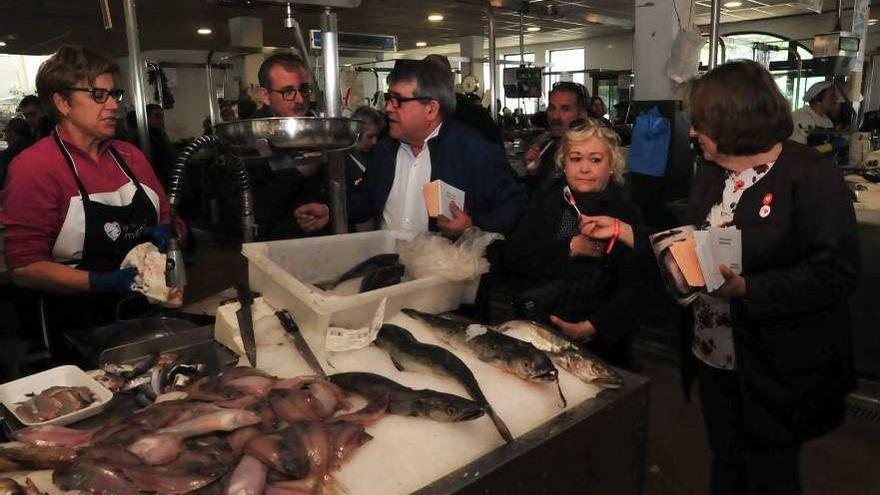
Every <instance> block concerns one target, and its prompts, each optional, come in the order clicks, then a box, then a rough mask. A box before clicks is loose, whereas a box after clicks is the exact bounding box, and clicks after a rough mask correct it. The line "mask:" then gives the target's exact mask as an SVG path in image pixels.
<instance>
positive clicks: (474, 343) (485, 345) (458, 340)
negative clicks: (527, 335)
mask: <svg viewBox="0 0 880 495" xmlns="http://www.w3.org/2000/svg"><path fill="white" fill-rule="evenodd" d="M401 311H403V313H404V314H406V315H407V316H409V317H410V318H414V319H417V320H421V321H423V322H425V323H427V324H428V326H430V327H431V329H432V330H435V331H437V332H438V333H439V334H440V337H441V338H442V339H443V340H444V341H446V342H447V343H449V344H453V345H458V346H460V347H463V348H466V349H468V350H470V351H471V352H473V353H474V354H475V355H476V356H477V357H478V358H480V360H481V361H485V362H487V363H489V364H491V365H492V366H495V367H496V368H501V369H503V370H505V371H508V372H510V373H513V374H515V375H516V376H518V377H520V378H522V379H523V380H526V381H530V382H547V381H556V379H557V371H556V367H555V366H553V363H552V362H551V361H550V359H549V358H547V355H546V354H544V353H543V352H541V351H539V350H538V349H537V348H535V346H533V345H531V344H530V343H528V342H523V341H521V340H517V339H515V338H513V337H508V336H507V335H504V334H503V333H499V332H496V331H494V330H492V329H491V328H490V327H484V326H481V325H474V324H473V323H471V322H468V321H466V320H463V319H460V318H456V317H454V316H450V315H446V314H441V315H432V314H429V313H423V312H421V311H418V310H415V309H410V308H404V309H403V310H401Z"/></svg>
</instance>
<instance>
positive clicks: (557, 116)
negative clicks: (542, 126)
mask: <svg viewBox="0 0 880 495" xmlns="http://www.w3.org/2000/svg"><path fill="white" fill-rule="evenodd" d="M589 98H590V95H589V93H588V92H587V88H585V87H584V86H583V85H582V84H578V83H575V82H568V81H562V82H558V83H556V84H554V85H553V88H552V89H551V90H550V105H549V106H548V107H547V122H548V126H549V128H548V133H547V134H545V135H543V136H542V137H543V139H539V140H538V142H537V143H535V144H533V145H532V147H531V148H529V149H528V151H526V154H525V163H526V174H527V175H526V179H525V184H526V192H527V193H528V195H529V197H530V198H531V197H533V196H534V195H535V193H537V192H538V191H540V190H542V189H544V188H545V187H546V186H547V185H548V184H550V183H552V182H553V179H554V178H556V177H557V172H556V150H557V149H558V145H559V140H560V139H562V136H563V135H565V131H566V129H568V128H569V126H571V123H572V122H573V121H575V120H577V119H581V118H584V117H586V116H587V105H588V101H589Z"/></svg>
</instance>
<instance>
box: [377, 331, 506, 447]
mask: <svg viewBox="0 0 880 495" xmlns="http://www.w3.org/2000/svg"><path fill="white" fill-rule="evenodd" d="M376 345H377V346H378V347H380V348H381V349H384V350H385V351H387V352H388V354H389V355H390V356H391V361H392V362H393V363H394V365H395V366H396V367H397V369H399V370H407V371H415V370H418V369H421V370H429V371H430V372H435V373H440V374H443V375H447V376H451V377H452V378H454V379H455V380H457V381H458V382H459V383H461V384H462V386H464V388H465V389H466V390H467V391H468V393H469V394H470V396H471V397H472V398H473V399H474V400H475V401H477V402H478V403H480V404H482V405H483V406H485V408H486V414H488V415H489V418H490V419H492V422H493V423H494V424H495V428H496V429H497V430H498V433H499V434H500V435H501V437H502V438H503V439H504V441H505V442H507V443H512V442H513V435H512V434H511V433H510V429H508V428H507V425H506V424H504V421H502V420H501V417H500V416H498V414H496V413H495V411H494V410H493V409H492V406H491V405H490V404H489V401H488V400H486V396H485V395H483V391H482V390H481V389H480V385H479V384H478V383H477V379H476V378H474V374H473V373H472V372H471V370H470V368H468V367H467V365H466V364H464V362H462V360H461V359H459V358H458V356H456V355H455V354H453V353H451V352H449V351H447V350H446V349H444V348H442V347H440V346H437V345H431V344H425V343H423V342H419V341H418V340H416V338H415V337H413V334H411V333H410V332H409V330H406V329H405V328H401V327H398V326H396V325H389V324H385V325H382V328H380V329H379V335H378V336H377V337H376Z"/></svg>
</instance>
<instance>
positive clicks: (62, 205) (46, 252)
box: [0, 127, 170, 268]
mask: <svg viewBox="0 0 880 495" xmlns="http://www.w3.org/2000/svg"><path fill="white" fill-rule="evenodd" d="M59 135H60V137H61V140H62V141H64V143H65V145H66V146H67V148H68V149H69V150H70V153H71V155H72V156H73V160H74V166H75V168H76V172H77V174H78V175H79V178H80V180H81V181H82V183H83V185H84V186H85V188H86V191H87V192H88V193H89V199H90V200H92V201H95V202H98V203H102V204H106V205H111V206H124V205H127V204H129V203H131V199H132V197H133V196H134V193H135V190H136V189H135V187H134V186H133V185H132V183H131V181H130V180H129V178H128V176H126V175H125V173H124V172H123V171H122V170H121V169H120V168H119V165H118V164H117V163H116V161H115V160H114V159H113V157H112V156H111V155H110V153H109V151H108V149H107V148H108V147H109V146H110V145H111V144H112V146H113V147H114V149H116V151H117V152H118V153H119V155H120V156H121V157H122V158H123V160H125V162H126V163H127V164H128V166H129V168H130V169H131V172H132V174H133V175H134V176H135V177H136V178H137V179H138V181H139V182H140V183H141V185H142V186H143V188H144V191H145V192H146V193H147V196H148V197H149V198H150V201H151V202H152V203H153V206H154V207H156V210H157V211H158V212H159V222H160V223H167V222H168V221H169V217H170V208H169V205H168V198H167V197H166V196H165V191H164V190H163V189H162V186H161V184H160V183H159V179H158V178H156V174H155V172H154V171H153V167H151V166H150V164H149V162H147V159H146V157H144V155H143V153H141V151H140V150H139V149H137V148H136V147H135V146H134V145H132V144H129V143H126V142H124V141H117V140H108V141H106V142H104V143H102V144H101V147H100V148H99V159H98V161H97V162H96V161H95V160H93V159H92V158H91V157H90V156H89V155H88V154H87V153H86V152H84V151H83V150H80V149H79V148H77V147H76V146H74V145H73V143H71V142H70V139H69V136H68V135H67V133H66V132H65V131H64V129H63V128H62V127H59ZM0 205H2V207H3V211H2V213H0V223H2V224H4V225H5V226H6V260H7V263H8V265H9V267H10V268H19V267H23V266H27V265H30V264H31V263H35V262H37V261H71V260H74V259H76V253H77V252H78V251H81V250H82V239H79V238H78V239H69V240H63V241H64V242H62V243H61V244H59V242H58V241H59V239H58V234H59V232H61V229H62V227H63V226H64V225H65V224H66V223H73V222H79V223H82V222H84V218H85V217H84V213H83V208H82V199H81V197H80V193H79V189H78V188H77V185H76V179H75V178H74V176H73V173H71V171H70V168H68V166H67V162H66V161H65V160H64V156H63V155H62V154H61V150H60V149H59V148H58V146H57V145H56V144H55V140H54V138H53V137H52V136H47V137H45V138H43V139H41V140H40V141H37V142H36V143H35V144H34V145H32V146H30V147H29V148H27V149H25V150H24V151H23V152H21V154H20V155H18V156H17V157H16V158H15V160H13V161H12V163H11V164H10V166H9V176H8V179H7V182H6V187H5V188H4V189H3V192H2V194H0Z"/></svg>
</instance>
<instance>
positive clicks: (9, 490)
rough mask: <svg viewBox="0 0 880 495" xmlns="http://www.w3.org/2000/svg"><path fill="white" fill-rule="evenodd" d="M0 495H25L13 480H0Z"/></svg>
mask: <svg viewBox="0 0 880 495" xmlns="http://www.w3.org/2000/svg"><path fill="white" fill-rule="evenodd" d="M0 495H26V492H25V490H24V487H23V486H21V485H19V484H18V482H17V481H15V480H14V479H12V478H0Z"/></svg>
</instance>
